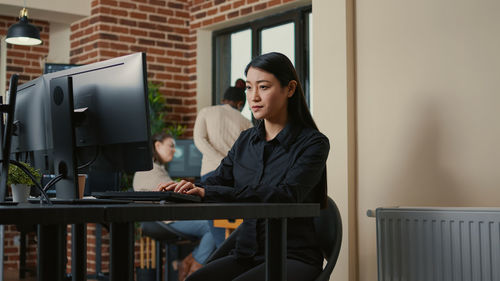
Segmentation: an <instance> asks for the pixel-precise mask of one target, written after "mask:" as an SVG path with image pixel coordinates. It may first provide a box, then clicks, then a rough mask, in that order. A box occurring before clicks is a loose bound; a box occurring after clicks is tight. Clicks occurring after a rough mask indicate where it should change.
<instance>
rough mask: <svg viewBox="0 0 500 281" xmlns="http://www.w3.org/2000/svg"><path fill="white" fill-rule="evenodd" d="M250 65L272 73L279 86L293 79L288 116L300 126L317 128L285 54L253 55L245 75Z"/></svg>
mask: <svg viewBox="0 0 500 281" xmlns="http://www.w3.org/2000/svg"><path fill="white" fill-rule="evenodd" d="M250 67H254V68H258V69H261V70H264V71H265V72H269V73H271V74H273V75H274V77H276V78H277V79H278V81H280V84H281V87H286V86H288V83H290V81H292V80H295V81H296V82H297V87H296V88H295V93H294V94H293V96H292V97H290V98H289V99H288V107H287V108H288V116H289V117H290V118H291V119H292V121H293V122H297V123H299V124H300V125H302V126H305V127H309V128H314V129H316V130H317V129H318V126H316V123H315V122H314V120H313V118H312V116H311V113H310V112H309V108H308V107H307V103H306V98H305V96H304V90H303V89H302V86H301V84H300V80H299V76H298V75H297V71H295V68H294V67H293V64H292V62H291V61H290V60H289V59H288V58H287V56H285V55H283V54H281V53H277V52H273V53H267V54H263V55H260V56H258V57H255V58H254V59H253V60H252V61H251V62H250V63H249V64H248V65H247V67H246V68H245V75H247V73H248V70H249V69H250Z"/></svg>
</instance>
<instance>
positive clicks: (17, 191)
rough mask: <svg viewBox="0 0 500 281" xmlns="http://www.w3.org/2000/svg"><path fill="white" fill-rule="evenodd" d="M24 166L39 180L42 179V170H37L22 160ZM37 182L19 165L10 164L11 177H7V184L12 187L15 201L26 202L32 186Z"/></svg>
mask: <svg viewBox="0 0 500 281" xmlns="http://www.w3.org/2000/svg"><path fill="white" fill-rule="evenodd" d="M20 163H21V164H22V165H23V166H24V167H26V168H27V169H28V171H30V173H31V174H32V175H33V176H34V177H35V179H36V180H37V181H40V179H41V177H42V175H41V174H40V171H38V170H36V169H35V168H33V167H32V166H30V165H29V164H27V163H24V162H20ZM33 185H35V183H34V182H33V181H32V180H31V178H30V177H29V176H28V175H27V174H26V173H25V172H23V170H21V168H19V167H18V166H15V165H12V164H11V165H9V177H8V179H7V186H10V187H11V189H12V201H14V202H26V201H27V199H28V196H29V192H30V190H31V186H33Z"/></svg>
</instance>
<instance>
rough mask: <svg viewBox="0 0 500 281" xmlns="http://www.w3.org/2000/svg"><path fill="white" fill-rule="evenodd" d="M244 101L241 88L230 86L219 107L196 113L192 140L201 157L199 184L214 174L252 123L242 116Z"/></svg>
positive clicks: (207, 108) (211, 107)
mask: <svg viewBox="0 0 500 281" xmlns="http://www.w3.org/2000/svg"><path fill="white" fill-rule="evenodd" d="M245 100H246V97H245V91H244V90H243V89H241V88H237V87H229V88H228V89H227V90H226V92H225V93H224V97H223V100H222V105H214V106H209V107H205V108H203V109H202V110H200V112H198V115H197V117H196V121H195V123H194V132H193V139H194V144H195V145H196V147H197V148H198V150H199V151H200V152H201V154H202V155H203V158H202V161H201V172H200V174H201V181H203V180H204V179H205V178H207V177H208V176H209V175H210V173H212V172H213V171H215V169H216V168H217V167H218V166H219V164H220V161H221V160H222V158H224V157H226V155H227V152H228V151H229V149H231V147H232V146H233V144H234V142H235V141H236V139H237V138H238V137H239V135H240V133H241V132H242V131H244V130H246V129H249V128H251V127H252V123H251V122H250V121H249V120H248V119H246V118H245V117H244V116H243V115H241V109H243V106H244V105H245Z"/></svg>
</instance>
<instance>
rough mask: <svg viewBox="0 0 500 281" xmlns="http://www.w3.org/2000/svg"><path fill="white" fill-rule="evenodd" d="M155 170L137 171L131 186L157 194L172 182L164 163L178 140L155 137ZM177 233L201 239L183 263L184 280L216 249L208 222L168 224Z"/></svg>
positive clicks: (175, 222)
mask: <svg viewBox="0 0 500 281" xmlns="http://www.w3.org/2000/svg"><path fill="white" fill-rule="evenodd" d="M152 145H153V169H152V170H149V171H144V172H136V173H135V174H134V180H133V182H132V185H133V187H134V190H135V191H156V189H157V187H158V185H159V184H160V183H162V182H165V181H172V179H171V178H170V176H169V174H168V172H167V170H166V169H165V164H166V163H168V162H170V161H172V159H173V157H174V153H175V140H174V138H173V137H172V136H171V135H169V134H166V133H161V134H155V135H154V136H153V137H152ZM164 223H167V224H169V225H170V226H171V227H172V228H174V229H175V230H177V231H179V232H181V233H184V234H187V235H190V236H194V237H198V238H199V239H200V243H199V244H198V245H197V246H196V248H195V249H194V250H193V252H192V253H191V254H189V255H188V256H187V257H186V258H184V260H183V261H182V264H181V267H180V269H179V280H180V281H182V280H184V278H185V277H186V276H187V275H188V274H189V273H191V272H194V271H196V270H198V269H199V268H201V267H202V266H203V264H204V262H205V260H206V259H207V258H208V257H209V256H210V254H211V253H212V252H213V251H214V250H215V241H214V238H213V235H212V233H211V231H210V226H209V223H208V221H206V220H195V221H193V220H192V221H165V222H164Z"/></svg>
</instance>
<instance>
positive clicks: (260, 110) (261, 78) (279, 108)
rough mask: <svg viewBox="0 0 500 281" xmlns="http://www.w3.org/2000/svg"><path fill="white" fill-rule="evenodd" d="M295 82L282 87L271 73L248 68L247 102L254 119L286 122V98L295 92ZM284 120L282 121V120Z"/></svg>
mask: <svg viewBox="0 0 500 281" xmlns="http://www.w3.org/2000/svg"><path fill="white" fill-rule="evenodd" d="M295 85H296V82H295V81H290V83H289V84H288V86H285V87H282V86H281V84H280V82H279V81H278V79H277V78H276V77H275V76H274V75H273V74H271V73H269V72H266V71H263V70H261V69H259V68H254V67H250V68H249V69H248V72H247V81H246V93H247V101H248V105H249V106H250V109H251V110H252V112H253V116H254V117H255V118H256V119H266V120H268V121H276V120H286V117H287V105H288V98H289V97H291V96H292V95H293V93H294V92H295ZM283 118H284V119H283Z"/></svg>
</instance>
